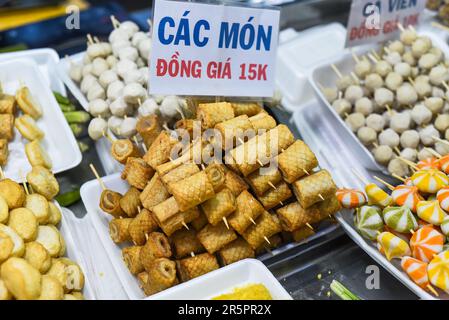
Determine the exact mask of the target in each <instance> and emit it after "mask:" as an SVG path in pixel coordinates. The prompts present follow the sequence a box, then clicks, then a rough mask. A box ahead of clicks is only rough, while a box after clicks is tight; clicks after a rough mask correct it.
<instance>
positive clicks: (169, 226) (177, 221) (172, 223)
mask: <svg viewBox="0 0 449 320" xmlns="http://www.w3.org/2000/svg"><path fill="white" fill-rule="evenodd" d="M199 216H200V211H199V209H198V208H197V207H195V208H191V209H189V210H187V211H184V212H178V213H177V214H175V215H173V216H172V217H171V218H169V219H167V220H166V221H165V222H164V223H162V224H161V225H160V227H161V229H162V231H164V233H165V234H166V235H167V236H171V235H172V234H173V233H174V232H175V231H178V230H179V229H181V228H184V227H185V225H187V224H188V223H191V222H192V221H194V220H196V219H198V217H199Z"/></svg>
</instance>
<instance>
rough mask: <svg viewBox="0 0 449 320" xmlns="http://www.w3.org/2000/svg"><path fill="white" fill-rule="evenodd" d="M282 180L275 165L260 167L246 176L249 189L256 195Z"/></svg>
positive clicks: (261, 193)
mask: <svg viewBox="0 0 449 320" xmlns="http://www.w3.org/2000/svg"><path fill="white" fill-rule="evenodd" d="M281 180H282V175H281V172H280V171H279V170H278V169H277V168H276V167H275V166H270V167H267V168H262V169H260V170H257V171H255V172H253V173H251V174H250V175H249V176H248V177H247V181H248V183H249V185H250V186H251V189H253V191H254V192H255V193H256V195H258V196H261V195H263V194H264V193H265V192H267V191H269V190H270V189H272V188H273V187H272V186H273V185H277V184H279V182H281Z"/></svg>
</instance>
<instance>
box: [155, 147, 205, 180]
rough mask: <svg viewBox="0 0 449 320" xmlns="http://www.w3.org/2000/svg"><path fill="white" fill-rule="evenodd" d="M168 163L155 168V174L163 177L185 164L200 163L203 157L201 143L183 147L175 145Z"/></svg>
mask: <svg viewBox="0 0 449 320" xmlns="http://www.w3.org/2000/svg"><path fill="white" fill-rule="evenodd" d="M180 152H182V153H180ZM171 153H172V154H171V155H170V159H169V160H170V161H168V162H165V163H162V164H160V165H158V166H157V167H156V172H157V173H158V174H159V176H161V177H163V176H165V175H166V174H168V173H169V172H172V171H174V170H175V169H176V168H179V167H180V166H181V165H183V164H186V163H201V161H202V159H203V158H202V155H203V143H202V142H201V141H197V142H194V143H191V144H189V145H187V146H185V145H184V144H183V143H179V144H177V145H176V146H175V147H174V149H172V152H171Z"/></svg>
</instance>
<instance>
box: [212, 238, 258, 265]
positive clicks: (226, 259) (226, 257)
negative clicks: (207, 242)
mask: <svg viewBox="0 0 449 320" xmlns="http://www.w3.org/2000/svg"><path fill="white" fill-rule="evenodd" d="M218 256H219V258H220V260H221V262H222V263H223V264H224V265H228V264H231V263H234V262H237V261H240V260H243V259H246V258H254V257H255V253H254V250H253V248H251V247H250V246H249V244H248V242H246V241H245V240H244V239H242V238H238V239H237V240H234V241H232V242H231V243H229V244H227V245H226V246H224V248H222V249H220V251H218Z"/></svg>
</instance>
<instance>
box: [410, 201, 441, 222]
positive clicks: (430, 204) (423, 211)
mask: <svg viewBox="0 0 449 320" xmlns="http://www.w3.org/2000/svg"><path fill="white" fill-rule="evenodd" d="M416 212H417V213H418V217H420V218H421V219H422V220H424V221H426V222H429V223H431V224H433V225H436V226H439V225H440V224H441V223H442V222H443V220H444V218H445V217H447V214H446V213H445V212H444V211H443V209H441V207H440V204H439V202H438V200H430V201H420V202H419V203H418V206H417V210H416Z"/></svg>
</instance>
